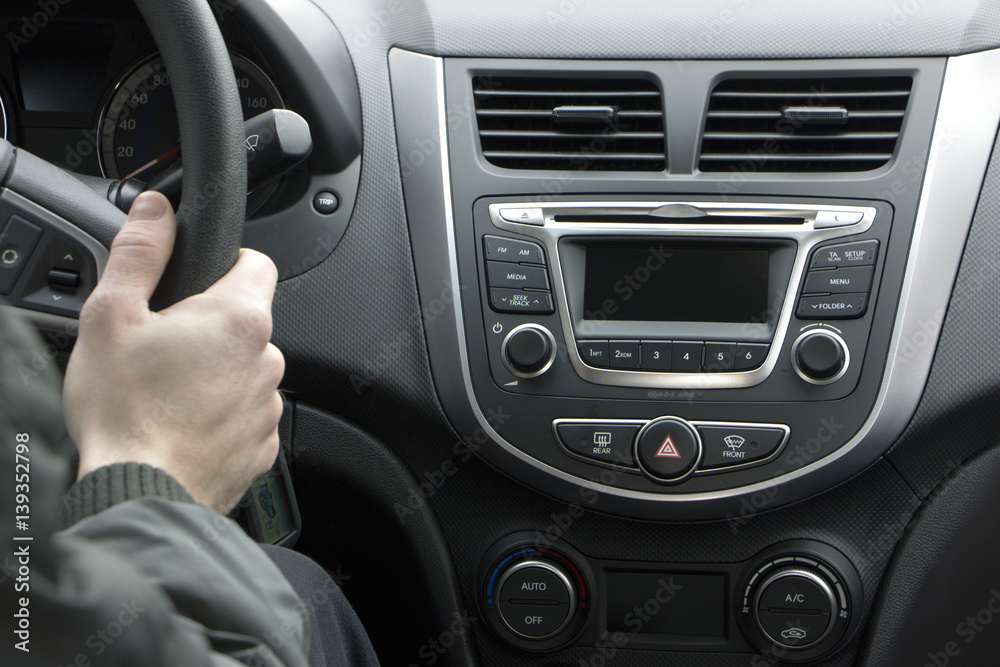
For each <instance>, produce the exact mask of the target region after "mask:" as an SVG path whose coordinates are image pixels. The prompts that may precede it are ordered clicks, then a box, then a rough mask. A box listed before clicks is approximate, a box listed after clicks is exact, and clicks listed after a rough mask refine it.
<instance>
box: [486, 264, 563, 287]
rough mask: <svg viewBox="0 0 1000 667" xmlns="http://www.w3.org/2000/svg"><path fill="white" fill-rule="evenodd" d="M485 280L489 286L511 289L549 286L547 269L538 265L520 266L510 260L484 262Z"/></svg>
mask: <svg viewBox="0 0 1000 667" xmlns="http://www.w3.org/2000/svg"><path fill="white" fill-rule="evenodd" d="M486 282H487V283H488V284H489V286H490V287H510V288H513V289H543V290H547V289H548V288H549V276H548V271H546V270H545V269H544V268H542V267H540V266H522V265H520V264H514V263H512V262H486Z"/></svg>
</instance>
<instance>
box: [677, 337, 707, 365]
mask: <svg viewBox="0 0 1000 667" xmlns="http://www.w3.org/2000/svg"><path fill="white" fill-rule="evenodd" d="M702 347H703V344H702V343H688V342H684V341H676V340H675V341H674V342H673V345H671V350H670V365H671V367H672V368H673V370H675V371H688V372H693V371H700V370H701V350H702Z"/></svg>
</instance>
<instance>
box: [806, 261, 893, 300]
mask: <svg viewBox="0 0 1000 667" xmlns="http://www.w3.org/2000/svg"><path fill="white" fill-rule="evenodd" d="M874 272H875V267H873V266H855V267H851V268H844V269H833V270H829V271H810V272H809V273H808V274H807V275H806V285H805V288H803V290H802V291H803V293H805V294H813V293H816V292H829V293H831V294H844V293H847V292H867V291H868V290H870V289H871V286H872V274H873V273H874Z"/></svg>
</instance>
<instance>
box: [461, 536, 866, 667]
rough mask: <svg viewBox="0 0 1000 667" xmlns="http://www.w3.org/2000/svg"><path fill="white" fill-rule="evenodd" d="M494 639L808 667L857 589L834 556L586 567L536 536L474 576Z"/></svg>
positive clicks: (851, 622)
mask: <svg viewBox="0 0 1000 667" xmlns="http://www.w3.org/2000/svg"><path fill="white" fill-rule="evenodd" d="M478 577H479V580H478V582H477V588H478V590H479V601H480V604H481V608H482V612H483V614H484V617H485V618H486V620H487V622H488V624H489V626H490V627H491V628H492V630H493V632H494V633H496V635H497V636H499V637H500V638H501V639H502V640H504V641H506V642H508V643H510V644H512V645H514V646H517V647H518V648H521V649H524V650H526V651H537V652H548V651H552V650H556V649H561V648H567V647H569V646H579V647H587V646H599V645H601V644H602V643H607V641H608V638H609V637H617V638H618V644H619V645H625V644H627V645H628V646H629V647H630V648H634V649H640V650H642V649H657V650H682V651H694V652H698V651H705V652H711V653H716V652H719V651H726V652H734V653H747V654H757V655H758V656H760V657H761V658H763V659H764V660H767V661H768V664H808V663H810V662H814V661H817V660H820V659H824V658H828V657H830V656H832V655H833V654H835V653H836V652H837V651H838V650H839V649H840V648H842V647H843V646H845V645H846V643H847V640H848V639H849V638H850V636H851V635H852V634H853V633H854V632H855V631H856V630H857V628H858V627H859V626H860V622H861V611H862V608H863V600H864V597H863V596H864V591H863V590H862V587H861V581H860V579H859V577H858V574H857V571H856V570H855V568H854V566H853V565H852V564H851V562H850V561H849V560H848V559H847V557H845V556H844V555H843V554H842V553H841V552H840V551H839V550H837V549H835V548H833V547H832V546H830V545H828V544H825V543H823V542H818V541H815V540H791V541H788V542H783V543H781V544H777V545H774V546H772V547H769V548H767V549H764V550H763V551H761V552H760V553H758V554H757V555H756V556H754V557H752V558H750V559H748V560H746V561H743V562H737V563H666V562H664V563H657V562H637V561H634V560H632V561H618V560H611V559H604V558H594V557H589V556H587V555H585V554H582V553H580V552H579V551H577V550H576V549H574V548H573V547H572V546H570V545H569V544H566V543H565V542H564V541H562V540H558V539H550V536H548V535H544V534H542V533H540V532H522V533H515V534H513V535H509V536H507V537H505V538H503V539H501V540H500V541H499V542H497V543H496V544H494V545H493V547H492V548H491V549H490V550H489V551H488V552H487V553H486V554H485V556H484V557H483V559H482V561H481V562H480V567H479V569H478Z"/></svg>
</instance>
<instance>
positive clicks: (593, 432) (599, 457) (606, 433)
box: [556, 422, 642, 467]
mask: <svg viewBox="0 0 1000 667" xmlns="http://www.w3.org/2000/svg"><path fill="white" fill-rule="evenodd" d="M641 426H642V424H614V423H600V422H589V423H588V422H556V435H557V436H558V437H559V442H560V443H562V445H563V447H565V448H566V449H568V450H569V451H571V452H573V453H574V454H579V455H580V456H584V457H586V458H588V459H594V460H595V461H600V462H602V463H610V464H612V465H619V466H626V467H632V466H633V465H635V464H634V463H633V461H632V441H633V440H635V434H636V433H638V432H639V428H640V427H641Z"/></svg>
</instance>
